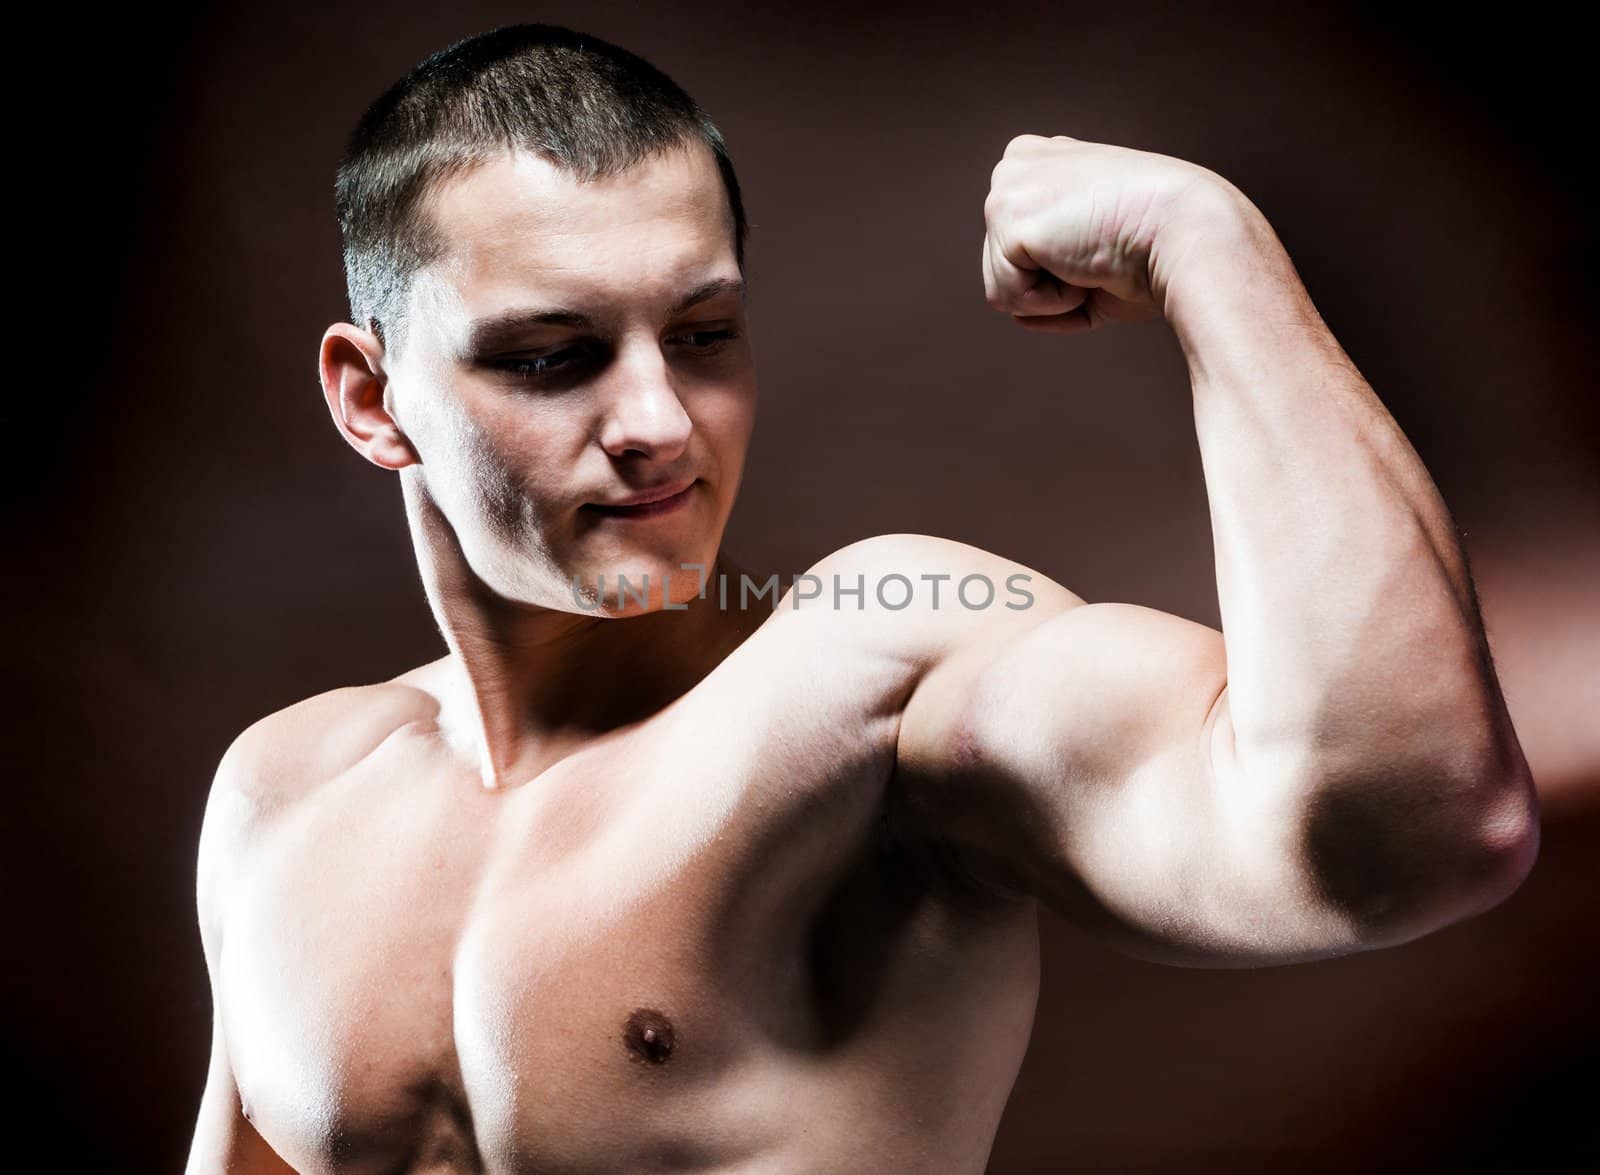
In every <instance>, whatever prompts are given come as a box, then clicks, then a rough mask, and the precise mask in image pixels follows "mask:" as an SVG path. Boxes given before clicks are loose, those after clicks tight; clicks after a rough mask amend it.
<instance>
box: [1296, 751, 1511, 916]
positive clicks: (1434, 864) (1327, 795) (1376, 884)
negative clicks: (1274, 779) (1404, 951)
mask: <svg viewBox="0 0 1600 1175" xmlns="http://www.w3.org/2000/svg"><path fill="white" fill-rule="evenodd" d="M1309 794H1310V802H1309V804H1308V807H1307V810H1306V811H1307V816H1306V820H1305V824H1304V851H1305V856H1306V860H1307V862H1308V866H1309V868H1310V871H1311V874H1312V876H1313V877H1314V879H1315V881H1316V884H1317V886H1318V888H1319V889H1320V891H1321V896H1322V898H1323V899H1324V901H1326V902H1327V904H1328V905H1329V906H1331V907H1333V908H1334V909H1335V910H1336V911H1337V912H1338V913H1339V914H1340V915H1342V916H1343V917H1344V918H1345V919H1346V920H1347V921H1348V922H1349V924H1350V925H1351V926H1352V927H1353V929H1354V931H1355V934H1356V936H1357V938H1358V939H1359V941H1361V942H1362V943H1363V944H1364V945H1367V946H1386V945H1392V944H1395V943H1400V942H1405V941H1408V940H1410V939H1413V938H1418V937H1420V936H1422V935H1424V934H1428V933H1431V932H1432V931H1435V930H1439V929H1442V928H1443V927H1445V926H1448V925H1450V924H1452V923H1455V922H1460V921H1463V920H1464V919H1467V918H1471V917H1475V916H1476V915H1478V914H1481V913H1484V912H1485V911H1487V910H1490V909H1492V908H1493V907H1495V906H1497V905H1499V904H1500V903H1501V902H1503V901H1505V900H1506V899H1507V898H1509V897H1510V896H1511V895H1512V894H1513V893H1515V892H1516V891H1517V889H1518V888H1519V887H1520V886H1521V885H1522V883H1523V881H1524V880H1525V879H1526V878H1527V876H1528V874H1529V873H1530V872H1531V871H1532V869H1533V866H1534V862H1535V861H1536V860H1537V859H1538V855H1539V808H1538V800H1537V797H1536V795H1535V792H1534V788H1533V780H1532V777H1531V776H1530V775H1529V774H1528V773H1527V771H1526V769H1525V768H1524V769H1523V770H1521V771H1520V772H1518V773H1516V774H1514V775H1513V776H1512V777H1510V778H1506V777H1505V776H1498V777H1493V778H1482V777H1480V778H1478V779H1474V780H1470V781H1461V780H1455V779H1451V780H1448V781H1441V780H1439V779H1437V778H1434V779H1429V778H1427V777H1424V776H1411V777H1406V776H1404V775H1397V774H1395V773H1385V774H1383V775H1382V776H1381V777H1380V776H1375V777H1369V778H1366V779H1354V780H1350V779H1346V780H1344V781H1342V782H1340V783H1339V784H1336V785H1329V786H1326V787H1322V788H1319V789H1315V790H1313V791H1312V792H1311V793H1309Z"/></svg>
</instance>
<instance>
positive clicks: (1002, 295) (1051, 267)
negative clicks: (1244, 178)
mask: <svg viewBox="0 0 1600 1175" xmlns="http://www.w3.org/2000/svg"><path fill="white" fill-rule="evenodd" d="M1241 201H1243V195H1242V194H1241V193H1240V192H1239V190H1238V189H1237V188H1235V187H1233V185H1231V184H1229V183H1228V182H1227V181H1226V180H1224V179H1223V178H1222V177H1221V176H1219V175H1218V174H1217V173H1216V172H1214V171H1210V170H1209V169H1207V168H1204V167H1201V166H1199V165H1198V164H1194V163H1186V162H1185V161H1183V160H1181V159H1175V158H1173V157H1171V156H1169V155H1158V154H1155V153H1153V152H1149V151H1137V150H1134V149H1132V148H1128V147H1117V146H1112V145H1111V144H1109V143H1090V142H1085V141H1083V140H1081V139H1072V138H1068V137H1067V136H1066V135H1056V136H1054V137H1052V138H1045V137H1044V136H1042V135H1019V136H1017V137H1016V138H1014V139H1012V140H1011V142H1010V143H1009V144H1007V146H1006V151H1005V156H1004V157H1003V158H1002V159H1001V160H1000V162H999V163H998V164H996V165H995V169H994V174H993V176H992V177H991V179H990V190H989V196H988V199H987V200H985V201H984V205H983V216H984V221H985V224H986V231H985V234H984V239H983V284H984V291H985V293H986V295H987V298H988V301H989V305H991V306H993V307H994V308H995V309H996V310H1001V311H1005V312H1007V313H1009V314H1011V315H1013V316H1014V317H1015V319H1016V321H1017V322H1018V323H1019V324H1021V325H1023V326H1027V327H1030V328H1033V329H1036V330H1048V331H1054V332H1057V333H1060V334H1072V333H1076V332H1078V331H1085V330H1091V329H1093V328H1094V327H1096V326H1100V325H1102V324H1104V323H1109V322H1132V321H1137V320H1139V319H1143V318H1150V317H1154V316H1156V315H1159V314H1161V313H1163V311H1164V310H1165V306H1166V297H1167V292H1168V285H1169V282H1170V280H1171V276H1172V271H1173V269H1174V268H1175V267H1176V266H1177V265H1179V264H1181V263H1182V258H1183V256H1184V255H1185V254H1186V253H1187V252H1188V251H1189V246H1190V245H1192V244H1193V243H1194V242H1195V241H1196V240H1197V239H1198V238H1200V237H1202V236H1203V235H1204V234H1206V233H1207V232H1209V231H1213V230H1215V229H1216V227H1217V226H1218V224H1219V218H1220V222H1221V223H1226V222H1227V221H1228V220H1229V218H1231V217H1235V216H1237V217H1239V218H1240V219H1241V221H1242V215H1243V214H1242V212H1241V211H1239V209H1240V202H1241Z"/></svg>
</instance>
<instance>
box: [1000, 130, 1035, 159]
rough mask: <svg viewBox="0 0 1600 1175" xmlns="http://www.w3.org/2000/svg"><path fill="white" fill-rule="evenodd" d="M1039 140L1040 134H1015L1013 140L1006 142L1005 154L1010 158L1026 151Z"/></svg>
mask: <svg viewBox="0 0 1600 1175" xmlns="http://www.w3.org/2000/svg"><path fill="white" fill-rule="evenodd" d="M1039 141H1040V138H1039V136H1038V135H1013V136H1012V138H1011V141H1010V142H1008V143H1007V144H1006V149H1005V156H1006V157H1007V158H1009V157H1011V156H1012V155H1015V154H1017V153H1019V152H1022V151H1026V150H1027V149H1028V148H1029V147H1032V146H1033V145H1034V144H1035V143H1037V142H1039Z"/></svg>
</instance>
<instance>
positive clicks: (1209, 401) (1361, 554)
mask: <svg viewBox="0 0 1600 1175" xmlns="http://www.w3.org/2000/svg"><path fill="white" fill-rule="evenodd" d="M1223 196H1224V198H1225V203H1223V204H1221V205H1218V204H1215V203H1213V204H1212V205H1211V206H1210V213H1209V219H1206V220H1202V221H1201V222H1200V224H1201V225H1202V226H1203V227H1202V228H1201V229H1200V230H1199V231H1195V232H1193V233H1191V234H1190V235H1189V236H1188V237H1187V238H1184V239H1183V244H1182V246H1181V248H1182V252H1179V251H1178V250H1177V249H1174V251H1173V252H1174V254H1175V255H1174V256H1170V257H1168V258H1167V259H1166V260H1167V261H1168V262H1169V263H1170V265H1171V278H1170V282H1169V284H1168V286H1167V288H1166V291H1165V299H1166V305H1165V310H1166V313H1167V317H1168V320H1169V322H1170V323H1171V324H1172V326H1173V328H1174V330H1175V331H1176V333H1177V336H1178V339H1179V341H1180V344H1181V345H1182V347H1183V351H1184V354H1185V357H1186V359H1187V361H1188V365H1189V370H1190V375H1191V379H1192V382H1193V391H1194V413H1195V430H1196V433H1197V436H1198V440H1199V444H1200V451H1201V459H1202V465H1203V469H1204V475H1205V480H1206V490H1207V494H1208V497H1209V501H1210V510H1211V522H1212V529H1213V536H1214V541H1215V548H1216V566H1217V590H1218V596H1219V602H1220V606H1221V612H1222V623H1223V635H1224V638H1225V641H1226V650H1227V664H1228V702H1229V710H1230V717H1231V723H1232V734H1233V737H1234V739H1235V745H1236V748H1237V754H1238V757H1239V760H1240V762H1241V763H1242V764H1246V765H1248V766H1251V767H1252V768H1258V769H1259V770H1260V771H1261V772H1262V773H1263V775H1262V777H1263V778H1265V777H1269V776H1272V777H1277V778H1282V779H1292V780H1296V781H1301V782H1303V783H1304V784H1305V785H1306V786H1308V787H1317V786H1326V787H1330V788H1343V789H1345V791H1344V792H1342V793H1338V794H1337V799H1338V800H1340V801H1349V804H1354V805H1356V806H1357V807H1359V809H1360V811H1361V816H1360V818H1359V819H1357V820H1356V821H1355V823H1356V824H1357V825H1362V824H1364V823H1370V822H1371V821H1374V820H1377V821H1382V820H1385V819H1388V818H1389V817H1390V815H1395V816H1396V817H1397V818H1400V819H1403V820H1408V821H1412V822H1413V823H1417V824H1427V826H1428V831H1430V832H1433V833H1436V834H1438V835H1440V836H1441V837H1442V838H1444V839H1441V840H1440V841H1439V842H1438V845H1439V846H1442V845H1443V844H1444V843H1445V841H1446V840H1448V837H1449V836H1450V835H1452V834H1453V833H1451V832H1450V831H1448V830H1447V831H1444V832H1441V824H1450V825H1456V824H1459V830H1460V832H1461V834H1462V835H1463V836H1465V837H1469V838H1470V837H1471V836H1473V835H1475V834H1476V833H1479V832H1482V833H1483V834H1484V835H1485V836H1486V837H1487V838H1488V839H1490V840H1492V839H1493V838H1494V837H1495V836H1496V835H1497V833H1496V827H1498V829H1499V834H1500V835H1503V837H1504V838H1506V839H1508V840H1509V841H1511V842H1516V840H1517V836H1516V833H1517V832H1518V831H1519V830H1520V831H1522V832H1524V834H1525V832H1526V830H1525V828H1524V825H1525V824H1526V823H1527V819H1526V818H1527V817H1528V816H1529V815H1531V812H1532V807H1531V780H1530V778H1529V776H1528V772H1527V765H1526V762H1525V760H1524V759H1523V757H1522V753H1521V749H1520V747H1519V746H1518V744H1517V740H1516V736H1515V733H1514V732H1513V730H1512V727H1511V723H1510V720H1509V717H1508V716H1507V714H1506V711H1505V705H1504V701H1503V699H1502V697H1501V694H1500V690H1499V687H1498V684H1497V682H1496V681H1495V678H1494V671H1493V667H1492V665H1491V663H1490V660H1489V655H1488V648H1487V643H1486V640H1485V637H1484V633H1483V628H1482V624H1481V620H1480V617H1479V615H1478V608H1477V602H1476V598H1475V594H1474V592H1473V588H1472V583H1471V579H1470V577H1469V573H1468V570H1467V564H1466V559H1465V557H1464V554H1463V552H1462V549H1461V546H1460V543H1459V541H1458V539H1457V532H1456V527H1455V524H1454V522H1453V520H1452V519H1451V517H1450V513H1449V511H1448V509H1447V508H1446V506H1445V504H1444V501H1443V499H1442V498H1441V496H1440V494H1439V491H1438V489H1437V487H1436V486H1435V485H1434V483H1433V480H1432V478H1431V477H1430V476H1429V474H1428V472H1427V470H1426V468H1425V467H1424V466H1423V464H1422V462H1421V460H1420V459H1419V458H1418V456H1417V454H1416V452H1415V450H1414V449H1413V448H1412V447H1411V444H1410V443H1409V442H1408V441H1407V439H1406V437H1405V435H1404V434H1403V433H1402V432H1401V430H1400V428H1399V426H1398V425H1397V424H1396V423H1395V421H1394V419H1393V418H1392V417H1391V416H1390V415H1389V413H1388V412H1387V411H1386V410H1385V408H1384V406H1383V404H1382V403H1381V402H1380V401H1379V399H1378V397H1377V396H1376V395H1375V394H1374V393H1373V391H1372V389H1371V388H1370V387H1369V386H1368V385H1367V383H1366V381H1365V380H1363V379H1362V377H1361V375H1360V373H1359V372H1358V371H1357V370H1356V369H1355V367H1354V365H1353V364H1352V363H1351V362H1350V360H1349V358H1348V357H1347V356H1346V355H1345V353H1344V351H1343V350H1342V348H1340V346H1339V344H1338V343H1337V341H1336V340H1335V339H1334V338H1333V335H1332V334H1331V332H1330V331H1329V330H1328V328H1327V326H1326V325H1325V324H1324V323H1323V321H1322V319H1321V317H1320V316H1319V315H1318V313H1317V311H1316V309H1315V307H1314V306H1313V305H1312V303H1311V300H1310V298H1309V296H1308V295H1307V293H1306V291H1305V289H1304V287H1303V286H1302V284H1301V283H1300V281H1299V278H1298V276H1297V275H1296V274H1295V272H1294V269H1293V266H1292V264H1291V263H1290V260H1289V258H1288V256H1287V254H1286V253H1285V252H1284V250H1283V248H1282V246H1281V244H1280V243H1279V242H1278V240H1277V237H1276V235H1275V234H1274V233H1273V232H1272V230H1271V228H1270V226H1269V225H1268V224H1267V222H1266V220H1265V219H1264V218H1263V217H1262V216H1261V214H1260V213H1259V211H1258V210H1256V209H1255V208H1254V207H1253V205H1250V204H1249V202H1248V201H1247V200H1245V199H1244V197H1243V196H1242V195H1241V194H1238V193H1237V189H1234V188H1232V187H1231V186H1228V187H1227V188H1226V189H1225V190H1223ZM1212 199H1213V200H1215V199H1216V197H1212ZM1234 210H1236V212H1237V217H1236V218H1235V215H1234ZM1349 804H1347V805H1346V806H1347V807H1348V806H1349ZM1386 804H1387V805H1388V807H1387V808H1385V805H1386ZM1430 822H1431V823H1430ZM1425 843H1426V842H1425V841H1424V839H1423V838H1421V837H1419V838H1418V848H1419V851H1421V850H1422V849H1423V847H1424V844H1425Z"/></svg>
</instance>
